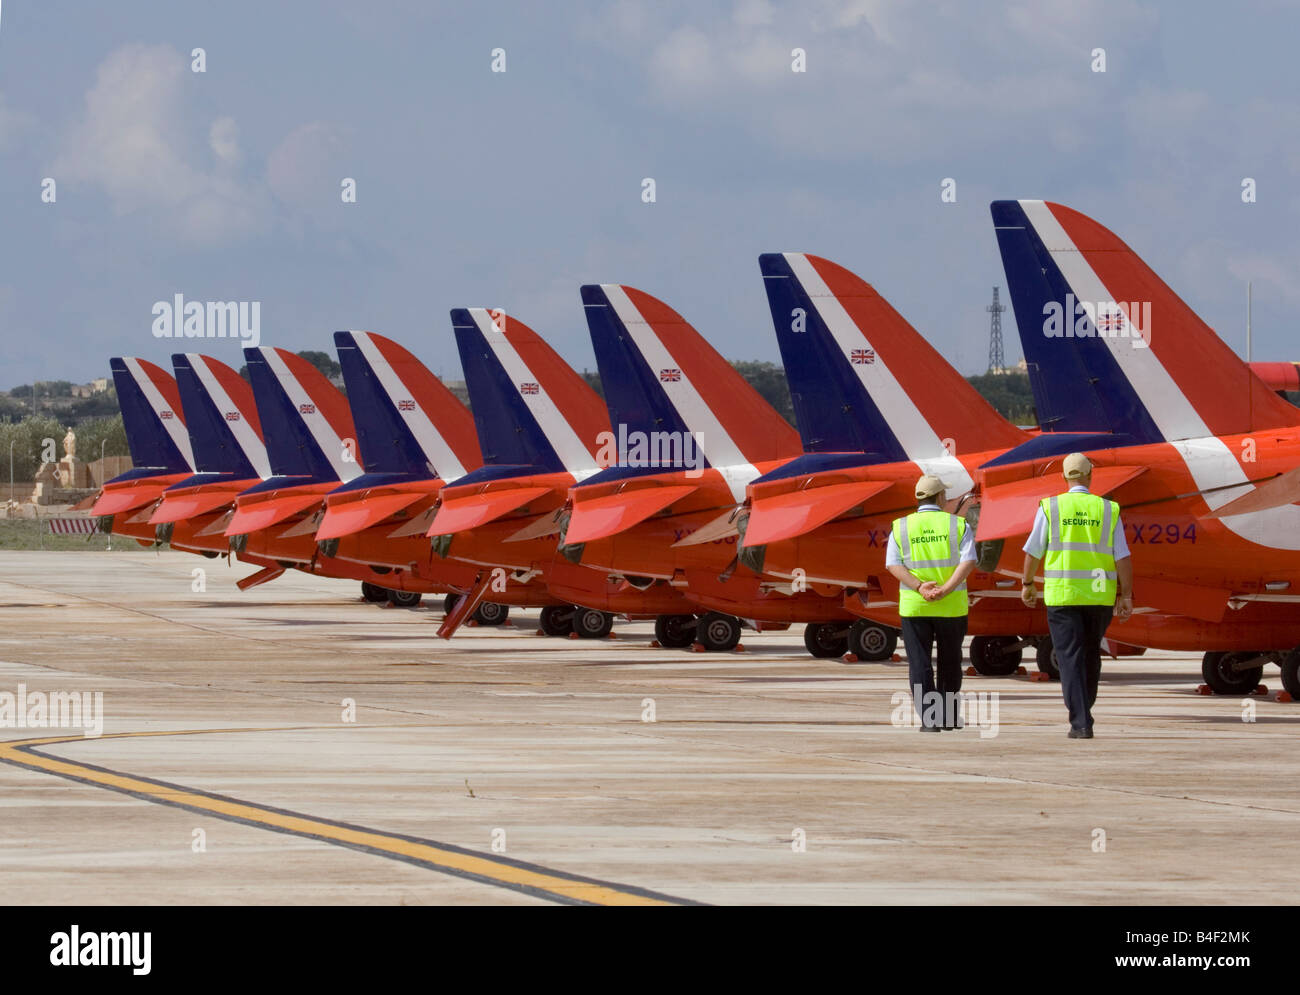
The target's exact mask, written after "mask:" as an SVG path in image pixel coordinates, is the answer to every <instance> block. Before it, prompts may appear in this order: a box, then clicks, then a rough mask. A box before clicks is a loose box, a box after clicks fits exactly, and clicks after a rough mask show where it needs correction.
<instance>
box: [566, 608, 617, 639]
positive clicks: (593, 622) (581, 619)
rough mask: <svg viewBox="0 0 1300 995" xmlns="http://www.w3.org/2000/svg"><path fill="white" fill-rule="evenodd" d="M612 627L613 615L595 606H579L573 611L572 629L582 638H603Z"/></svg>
mask: <svg viewBox="0 0 1300 995" xmlns="http://www.w3.org/2000/svg"><path fill="white" fill-rule="evenodd" d="M613 628H614V616H613V615H610V614H609V613H608V612H602V611H597V610H596V609H595V608H579V609H578V610H577V611H576V612H574V613H573V631H574V632H576V633H577V634H578V635H579V636H581V637H582V638H583V639H604V638H605V637H606V636H608V635H609V633H610V630H611V629H613Z"/></svg>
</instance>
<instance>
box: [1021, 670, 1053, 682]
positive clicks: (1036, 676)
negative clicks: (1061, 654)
mask: <svg viewBox="0 0 1300 995" xmlns="http://www.w3.org/2000/svg"><path fill="white" fill-rule="evenodd" d="M1020 669H1021V670H1023V669H1024V668H1023V667H1021V668H1020ZM1051 679H1052V675H1051V674H1045V673H1043V672H1042V671H1041V670H1035V671H1034V672H1033V673H1032V674H1030V675H1029V680H1030V681H1032V682H1033V683H1034V684H1042V683H1043V682H1044V681H1050V680H1051Z"/></svg>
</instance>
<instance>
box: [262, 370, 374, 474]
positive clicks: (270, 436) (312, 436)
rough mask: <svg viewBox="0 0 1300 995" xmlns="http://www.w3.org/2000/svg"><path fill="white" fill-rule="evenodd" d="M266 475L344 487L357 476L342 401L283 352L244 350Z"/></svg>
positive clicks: (349, 423) (324, 382)
mask: <svg viewBox="0 0 1300 995" xmlns="http://www.w3.org/2000/svg"><path fill="white" fill-rule="evenodd" d="M244 359H245V360H246V361H247V363H248V378H249V380H250V381H252V384H253V397H254V398H255V399H256V401H257V413H258V417H259V418H260V420H261V423H262V426H263V432H264V433H265V436H266V452H267V457H268V459H269V461H270V465H271V472H272V473H273V474H275V475H276V476H285V477H305V478H308V479H310V480H313V481H328V480H341V481H343V482H345V483H346V482H347V481H349V480H351V479H352V478H353V477H356V476H359V475H360V474H361V464H360V462H359V461H358V457H357V444H356V438H357V433H356V429H355V428H354V427H353V424H352V412H351V410H349V408H348V402H347V398H345V397H344V396H343V394H342V392H341V391H339V389H338V388H337V387H335V386H334V385H333V384H332V383H330V382H329V380H328V379H326V377H325V374H323V373H321V371H320V370H318V369H317V368H316V367H315V366H313V365H312V364H311V363H310V362H308V361H307V360H305V359H303V358H302V357H301V356H296V355H294V354H293V353H292V352H289V351H288V350H287V349H277V348H274V347H272V346H259V347H257V348H246V349H244Z"/></svg>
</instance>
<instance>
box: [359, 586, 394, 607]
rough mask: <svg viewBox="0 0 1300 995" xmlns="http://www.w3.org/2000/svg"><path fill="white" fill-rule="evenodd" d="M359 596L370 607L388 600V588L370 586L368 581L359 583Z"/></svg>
mask: <svg viewBox="0 0 1300 995" xmlns="http://www.w3.org/2000/svg"><path fill="white" fill-rule="evenodd" d="M361 596H362V597H363V598H365V599H366V600H367V601H369V602H370V603H371V604H372V605H373V604H378V603H379V602H381V601H387V600H388V588H386V587H380V586H379V585H378V584H372V583H370V581H368V580H363V581H362V582H361Z"/></svg>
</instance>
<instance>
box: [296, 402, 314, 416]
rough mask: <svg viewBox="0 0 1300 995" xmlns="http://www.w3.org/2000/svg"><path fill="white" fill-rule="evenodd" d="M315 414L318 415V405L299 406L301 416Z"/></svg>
mask: <svg viewBox="0 0 1300 995" xmlns="http://www.w3.org/2000/svg"><path fill="white" fill-rule="evenodd" d="M315 413H316V405H314V404H300V405H298V414H300V415H314V414H315Z"/></svg>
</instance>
